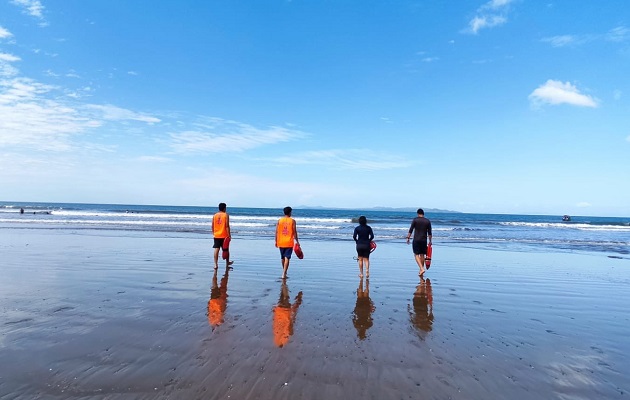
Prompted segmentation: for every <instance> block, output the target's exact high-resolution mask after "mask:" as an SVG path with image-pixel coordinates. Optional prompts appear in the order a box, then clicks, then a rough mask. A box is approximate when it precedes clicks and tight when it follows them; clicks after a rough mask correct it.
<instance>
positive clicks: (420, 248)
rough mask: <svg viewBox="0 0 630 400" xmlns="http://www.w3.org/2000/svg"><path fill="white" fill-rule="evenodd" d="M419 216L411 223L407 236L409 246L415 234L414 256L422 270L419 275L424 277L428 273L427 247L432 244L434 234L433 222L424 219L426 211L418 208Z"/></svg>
mask: <svg viewBox="0 0 630 400" xmlns="http://www.w3.org/2000/svg"><path fill="white" fill-rule="evenodd" d="M417 213H418V216H417V217H416V218H414V219H413V221H411V226H410V227H409V234H407V244H409V239H410V238H411V234H412V233H413V244H412V246H411V247H412V249H413V254H414V257H415V259H416V263H417V264H418V267H419V268H420V273H419V274H418V275H420V276H422V275H424V273H425V272H426V270H425V269H424V262H425V254H427V246H428V244H431V241H432V237H433V236H432V233H431V221H429V220H428V219H427V218H425V217H424V210H423V209H422V208H418V211H417Z"/></svg>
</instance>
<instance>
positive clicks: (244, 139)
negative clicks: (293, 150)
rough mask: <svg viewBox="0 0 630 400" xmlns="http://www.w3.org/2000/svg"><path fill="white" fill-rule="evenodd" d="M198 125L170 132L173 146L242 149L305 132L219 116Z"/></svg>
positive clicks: (203, 149) (181, 148)
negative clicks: (250, 123) (194, 127)
mask: <svg viewBox="0 0 630 400" xmlns="http://www.w3.org/2000/svg"><path fill="white" fill-rule="evenodd" d="M198 128H200V129H196V130H186V131H183V132H177V133H171V134H170V137H171V139H172V142H171V147H172V148H173V150H175V151H176V152H178V153H217V152H243V151H246V150H251V149H253V148H256V147H260V146H264V145H269V144H275V143H282V142H289V141H292V140H296V139H299V138H302V137H304V136H306V135H305V134H304V133H303V132H301V131H298V130H294V129H287V128H283V127H278V126H271V127H268V128H256V127H254V126H252V125H248V124H244V123H240V122H236V121H229V120H224V119H221V118H211V119H209V120H208V122H207V123H205V124H202V125H200V126H198Z"/></svg>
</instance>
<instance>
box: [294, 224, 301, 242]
mask: <svg viewBox="0 0 630 400" xmlns="http://www.w3.org/2000/svg"><path fill="white" fill-rule="evenodd" d="M293 233H294V234H295V241H296V242H297V243H298V244H299V243H300V239H298V233H297V222H295V220H293Z"/></svg>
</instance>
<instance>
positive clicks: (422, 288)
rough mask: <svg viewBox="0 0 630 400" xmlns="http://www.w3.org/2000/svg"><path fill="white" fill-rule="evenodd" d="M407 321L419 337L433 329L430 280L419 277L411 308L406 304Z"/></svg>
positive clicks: (422, 337)
mask: <svg viewBox="0 0 630 400" xmlns="http://www.w3.org/2000/svg"><path fill="white" fill-rule="evenodd" d="M407 311H408V312H409V321H410V322H411V325H412V327H413V328H415V329H416V331H417V333H418V335H419V336H420V338H421V339H424V337H425V336H426V334H427V332H430V331H431V329H433V328H432V327H433V318H434V317H433V290H432V289H431V280H430V279H428V278H427V279H424V278H421V280H420V283H419V284H418V286H416V291H415V293H414V294H413V309H412V307H411V306H407Z"/></svg>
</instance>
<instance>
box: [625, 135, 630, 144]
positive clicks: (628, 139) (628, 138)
mask: <svg viewBox="0 0 630 400" xmlns="http://www.w3.org/2000/svg"><path fill="white" fill-rule="evenodd" d="M626 142H628V143H630V135H628V137H627V138H626Z"/></svg>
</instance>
